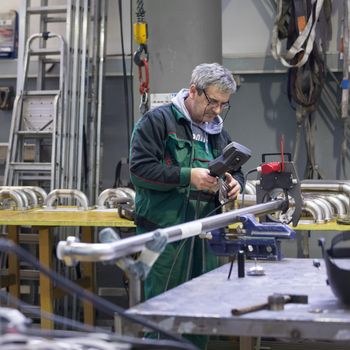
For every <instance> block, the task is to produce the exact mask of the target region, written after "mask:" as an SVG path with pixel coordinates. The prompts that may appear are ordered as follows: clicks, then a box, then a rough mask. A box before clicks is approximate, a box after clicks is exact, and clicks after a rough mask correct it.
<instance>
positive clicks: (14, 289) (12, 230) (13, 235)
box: [7, 226, 21, 298]
mask: <svg viewBox="0 0 350 350" xmlns="http://www.w3.org/2000/svg"><path fill="white" fill-rule="evenodd" d="M18 233H19V227H18V226H7V234H8V238H9V239H10V240H11V241H13V242H14V243H15V244H18V243H19V234H18ZM8 274H9V276H12V277H11V278H13V279H14V281H13V282H14V283H11V284H10V286H9V292H10V294H11V295H12V296H14V297H15V298H19V297H20V284H21V283H20V278H19V259H18V258H17V256H16V255H15V254H12V253H10V254H9V255H8Z"/></svg>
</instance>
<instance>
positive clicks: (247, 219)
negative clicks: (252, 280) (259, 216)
mask: <svg viewBox="0 0 350 350" xmlns="http://www.w3.org/2000/svg"><path fill="white" fill-rule="evenodd" d="M237 221H240V222H242V223H243V230H242V231H243V232H242V233H243V234H242V235H240V236H238V237H235V238H233V239H232V238H231V235H228V234H226V232H225V229H218V230H213V231H212V232H211V235H212V238H211V239H210V240H209V241H208V243H209V246H210V248H211V250H212V251H213V253H214V254H215V255H219V256H233V255H235V254H237V252H238V251H239V250H243V251H244V252H245V255H246V257H247V258H248V259H255V258H256V259H266V260H281V259H282V254H281V244H280V241H279V240H280V239H293V238H294V237H295V231H294V230H292V229H291V228H290V227H289V226H287V225H285V224H282V223H275V222H273V223H272V222H267V223H258V222H257V221H256V219H255V217H254V216H253V215H244V216H241V217H239V218H238V220H237ZM230 238H231V239H230Z"/></svg>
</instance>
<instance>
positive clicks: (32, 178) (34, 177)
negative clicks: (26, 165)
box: [19, 175, 52, 182]
mask: <svg viewBox="0 0 350 350" xmlns="http://www.w3.org/2000/svg"><path fill="white" fill-rule="evenodd" d="M19 180H20V181H49V182H51V181H52V179H51V176H49V175H21V176H20V177H19Z"/></svg>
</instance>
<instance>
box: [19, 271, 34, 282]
mask: <svg viewBox="0 0 350 350" xmlns="http://www.w3.org/2000/svg"><path fill="white" fill-rule="evenodd" d="M19 276H20V278H21V279H24V280H38V279H39V271H37V270H24V269H22V270H20V271H19Z"/></svg>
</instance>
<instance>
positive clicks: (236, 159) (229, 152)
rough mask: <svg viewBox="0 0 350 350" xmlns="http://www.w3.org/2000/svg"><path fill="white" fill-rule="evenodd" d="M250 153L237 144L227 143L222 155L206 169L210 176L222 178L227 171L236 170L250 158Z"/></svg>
mask: <svg viewBox="0 0 350 350" xmlns="http://www.w3.org/2000/svg"><path fill="white" fill-rule="evenodd" d="M251 155H252V151H251V150H250V149H249V148H247V147H245V146H243V145H241V144H239V143H237V142H231V143H229V144H228V145H227V146H226V147H225V148H224V149H223V151H222V155H221V156H219V157H217V158H215V159H214V160H212V161H211V162H209V166H208V169H209V170H210V175H211V176H219V177H220V176H222V175H224V174H225V173H226V172H227V171H236V170H238V169H239V168H240V167H241V166H242V165H243V164H244V163H245V162H247V161H248V159H249V158H250V157H251Z"/></svg>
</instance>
